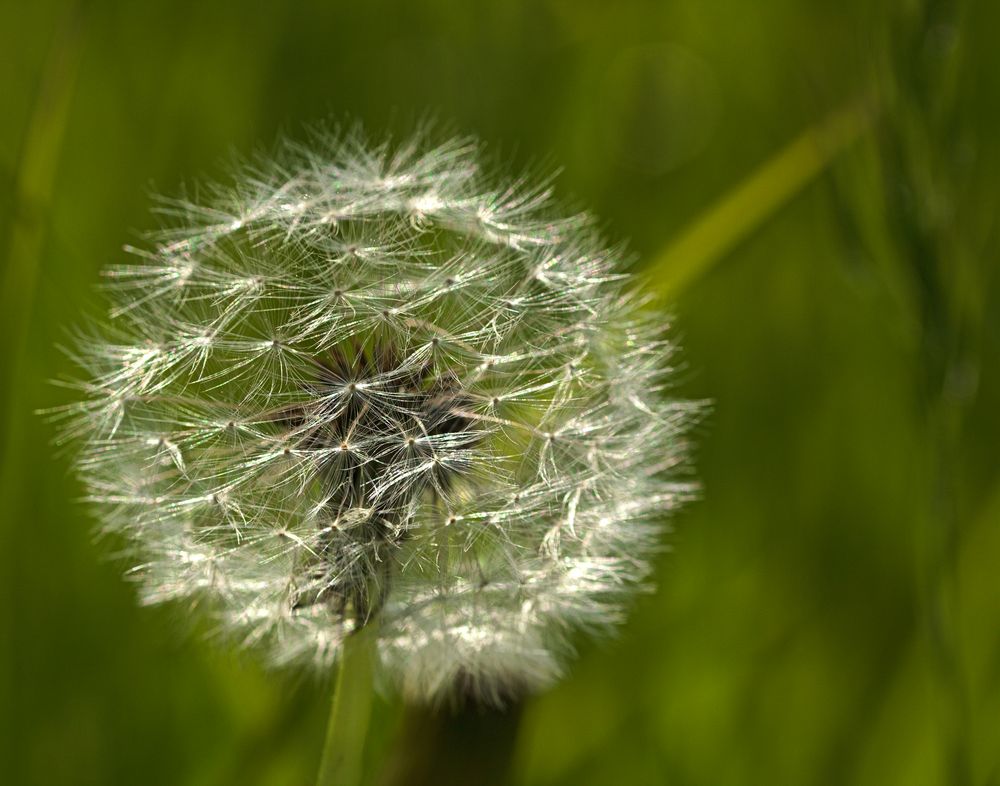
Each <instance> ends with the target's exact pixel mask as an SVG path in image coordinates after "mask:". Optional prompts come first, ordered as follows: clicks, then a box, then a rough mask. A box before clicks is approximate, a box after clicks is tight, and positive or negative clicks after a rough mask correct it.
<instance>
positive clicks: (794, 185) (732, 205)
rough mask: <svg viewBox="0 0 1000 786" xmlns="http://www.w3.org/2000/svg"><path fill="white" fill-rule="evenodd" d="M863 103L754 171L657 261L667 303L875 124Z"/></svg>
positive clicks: (811, 130)
mask: <svg viewBox="0 0 1000 786" xmlns="http://www.w3.org/2000/svg"><path fill="white" fill-rule="evenodd" d="M869 120H870V117H869V110H868V108H867V102H866V101H864V100H862V101H859V102H858V103H856V104H853V105H851V106H849V107H847V108H845V109H841V110H840V111H838V112H834V113H833V114H831V115H830V116H828V117H827V118H826V119H825V120H823V121H821V122H820V123H818V124H817V125H815V126H813V127H811V128H809V129H807V130H806V131H804V132H803V133H802V134H800V135H799V136H798V137H796V138H795V139H794V140H792V141H791V142H790V143H789V144H788V145H787V146H786V147H784V148H783V149H781V150H780V151H778V152H777V153H775V154H774V155H773V156H772V157H771V158H769V159H768V160H767V161H765V162H764V163H763V164H761V165H760V166H759V167H758V168H757V169H756V170H754V171H753V172H751V173H750V174H749V175H748V176H747V177H746V178H745V179H744V180H743V181H742V182H740V183H739V184H737V185H736V186H735V187H733V188H732V189H731V190H730V191H729V192H727V193H726V194H725V195H723V196H722V197H721V198H720V199H719V200H718V201H717V202H716V203H715V204H714V205H712V206H711V207H710V208H708V210H706V211H705V212H704V213H703V214H702V215H701V216H700V217H699V218H697V219H696V220H695V221H694V223H692V224H691V226H689V227H688V228H687V229H686V230H685V231H684V232H683V233H682V234H681V235H680V236H679V237H678V238H677V239H676V240H675V241H674V242H673V243H672V244H671V245H670V246H668V247H667V248H666V249H665V250H664V251H663V253H661V254H660V255H659V257H658V258H657V259H656V260H655V261H654V262H653V263H652V265H651V267H650V272H651V273H652V274H653V275H655V276H656V279H657V292H658V294H659V295H660V296H661V297H662V298H663V299H672V298H676V297H677V295H678V294H679V292H680V291H681V290H682V289H684V288H685V287H686V286H687V285H688V284H690V283H691V282H693V281H694V280H696V279H697V278H698V277H699V276H700V275H701V274H702V273H704V272H705V271H706V270H707V269H708V268H709V267H711V265H712V263H714V262H715V261H717V260H718V259H720V258H722V257H723V256H725V255H726V253H728V252H729V251H730V250H732V249H733V248H734V247H735V246H736V245H737V244H738V243H739V242H740V241H741V240H742V239H743V238H744V237H746V236H747V235H748V234H749V233H750V232H752V231H753V230H754V229H756V228H757V227H758V226H760V225H761V224H762V223H764V221H765V220H767V219H768V218H769V217H770V216H771V215H773V214H774V213H775V212H776V211H777V210H778V209H779V208H780V207H781V206H782V205H784V204H785V203H786V202H788V201H789V200H790V199H791V198H792V197H793V196H795V194H797V193H798V192H799V191H801V190H802V189H803V188H804V187H805V186H806V185H807V184H808V183H810V182H812V181H813V180H814V179H815V178H816V177H817V175H819V174H820V173H821V172H822V171H823V170H824V169H826V168H827V166H829V165H830V163H831V162H832V161H833V160H834V159H835V158H836V157H837V156H838V155H839V154H840V153H841V152H842V151H843V150H844V149H845V148H846V147H848V146H849V145H850V144H851V143H852V142H854V141H855V140H856V139H857V138H858V137H859V136H860V135H861V134H862V133H863V132H864V131H865V130H866V129H867V128H868V125H869Z"/></svg>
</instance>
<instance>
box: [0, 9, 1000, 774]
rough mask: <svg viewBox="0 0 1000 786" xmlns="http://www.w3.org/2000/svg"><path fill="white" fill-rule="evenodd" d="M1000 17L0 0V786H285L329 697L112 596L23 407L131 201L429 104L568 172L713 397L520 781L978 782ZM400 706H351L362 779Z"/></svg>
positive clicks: (985, 746) (524, 157) (994, 612)
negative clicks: (667, 522) (687, 489)
mask: <svg viewBox="0 0 1000 786" xmlns="http://www.w3.org/2000/svg"><path fill="white" fill-rule="evenodd" d="M998 25H1000V4H997V3H987V2H982V3H979V4H976V3H971V2H970V3H958V2H946V1H945V0H941V1H940V2H939V1H937V0H909V1H908V2H898V3H891V2H875V3H873V2H871V1H870V0H868V1H865V0H856V1H853V2H845V1H844V0H839V1H838V2H834V1H833V0H830V1H829V2H827V1H824V0H809V1H808V2H807V1H806V0H801V1H800V2H792V1H791V0H766V2H755V3H737V2H733V1H732V0H726V1H725V2H723V0H697V1H693V0H689V1H687V2H674V1H672V0H660V1H659V2H640V1H639V0H628V1H626V0H617V1H616V2H600V1H599V0H535V1H534V2H528V1H527V0H525V1H524V2H514V1H513V0H511V1H508V2H491V3H479V2H472V1H471V0H452V1H451V2H444V1H443V0H435V1H434V2H403V1H402V0H399V1H398V2H385V1H384V0H372V2H361V3H333V2H306V1H305V0H301V1H299V2H294V3H284V2H269V3H265V2H256V1H253V0H233V1H232V2H208V1H206V0H199V1H198V2H192V1H191V0H170V2H165V1H160V0H153V1H150V2H133V3H126V2H122V3H111V2H107V3H100V2H91V3H73V2H53V1H50V0H37V1H35V2H16V3H15V2H13V0H4V2H3V3H2V5H0V62H2V68H0V181H2V182H0V259H2V260H3V261H2V265H3V268H2V271H0V273H2V278H0V281H2V286H3V291H2V293H0V307H2V308H0V329H2V336H3V340H2V351H0V374H2V384H0V414H2V423H0V429H2V430H0V439H2V450H3V454H2V462H3V463H2V473H3V474H2V478H0V483H2V487H0V494H2V496H0V559H2V563H0V582H2V583H0V626H2V627H0V680H2V681H0V782H2V783H4V784H16V785H17V786H20V784H44V785H46V786H48V785H51V786H59V785H60V784H102V785H104V784H107V785H111V784H130V785H132V784H144V785H149V786H155V785H156V784H171V785H172V786H173V785H176V784H185V785H188V784H189V785H191V786H201V785H202V784H204V785H205V786H208V785H210V784H247V785H248V786H249V785H253V784H260V785H261V786H263V785H264V784H306V783H308V782H309V781H310V779H311V778H312V777H313V773H314V770H315V766H316V763H317V760H318V756H319V750H320V746H321V742H322V734H323V726H324V722H325V718H326V713H327V707H328V700H329V699H328V686H326V685H319V684H317V683H315V682H313V681H310V680H308V679H304V678H302V677H298V676H296V675H288V674H278V675H275V674H268V673H265V672H264V671H263V670H262V669H261V668H260V667H259V666H258V665H256V664H255V663H254V661H253V660H252V659H250V658H246V657H241V656H238V655H236V654H233V653H231V652H230V651H228V650H226V649H225V648H220V647H218V646H217V645H216V644H214V643H212V642H210V641H205V640H204V638H203V637H202V636H200V635H198V633H197V632H196V633H195V635H191V631H190V625H189V624H188V622H187V621H186V620H185V616H186V615H185V609H183V608H157V609H140V608H138V607H137V606H136V604H135V602H134V596H133V590H132V589H131V588H130V587H129V586H128V585H127V584H126V583H124V582H123V581H122V580H121V577H120V574H121V566H120V565H119V564H117V563H115V562H114V561H109V559H108V556H109V555H108V551H109V546H108V545H107V544H95V543H94V542H93V539H92V535H91V530H90V526H91V522H90V521H89V520H88V518H87V512H86V510H85V508H84V507H83V506H82V505H81V504H79V503H78V501H77V498H78V496H79V494H80V490H79V487H78V486H77V484H76V482H75V481H74V479H73V477H72V474H71V472H70V470H69V461H68V459H67V457H66V456H63V455H59V454H58V453H56V452H55V451H54V450H53V448H52V446H51V444H50V442H51V439H52V437H53V429H52V428H51V426H50V425H49V424H47V423H46V422H45V421H44V419H43V418H40V417H38V416H36V415H35V414H33V413H34V411H35V410H37V409H38V408H40V407H46V406H51V405H54V404H58V403H60V402H63V401H65V400H66V395H67V394H65V392H64V391H61V390H60V389H59V388H56V387H53V386H52V385H50V384H49V383H48V381H47V380H49V379H51V378H53V377H56V376H58V375H59V374H60V373H62V372H63V371H65V370H66V367H67V361H66V360H65V359H64V358H63V356H62V355H61V354H60V353H59V352H58V351H57V349H56V348H55V345H56V344H57V343H59V342H60V341H62V340H64V338H65V331H66V330H67V329H68V328H69V327H71V326H72V325H73V324H75V323H76V321H77V319H78V315H80V314H81V312H82V311H83V310H85V309H86V308H87V307H89V306H91V305H93V304H94V303H95V302H96V301H97V298H96V295H95V292H94V285H95V284H96V282H97V281H98V271H99V269H100V268H101V267H102V266H104V265H106V264H108V263H110V262H113V261H117V260H120V259H121V257H122V251H121V247H122V244H123V243H126V242H134V241H135V239H136V237H137V234H138V233H140V232H141V231H143V230H146V229H150V228H152V227H153V226H154V224H155V220H154V219H153V218H152V217H151V215H150V213H149V212H148V208H149V204H150V203H149V200H148V194H149V193H150V191H151V190H162V191H166V192H173V191H176V190H177V188H178V187H179V186H180V184H181V183H182V182H183V181H185V180H188V181H190V180H193V179H196V178H198V177H201V176H203V175H208V176H217V175H219V174H220V173H222V172H223V171H224V166H222V163H223V162H224V160H225V159H226V157H227V156H229V155H230V154H231V153H232V152H234V151H235V152H237V153H248V152H251V151H252V150H254V149H255V148H256V147H258V146H261V145H263V146H267V145H270V144H271V143H272V142H273V140H274V139H275V138H276V137H277V136H278V135H279V134H280V133H285V132H290V133H293V134H294V133H297V132H299V131H300V130H301V127H302V124H304V123H308V122H313V121H317V120H321V119H323V118H326V117H331V116H332V117H334V118H345V117H347V118H355V119H359V120H362V121H363V122H364V123H365V124H366V125H367V126H368V127H369V128H370V129H372V130H373V131H376V132H379V131H381V130H383V129H386V128H392V129H397V130H405V129H406V127H407V125H408V124H410V123H411V122H412V121H413V120H414V119H417V118H420V117H422V116H425V115H426V114H428V113H430V114H433V115H435V116H438V117H440V118H442V119H443V120H445V121H448V122H450V123H453V125H454V127H455V128H456V129H458V130H461V131H467V132H472V133H475V134H477V135H479V136H480V137H482V138H483V139H484V140H485V141H486V142H487V143H488V144H489V146H490V149H492V150H494V151H498V152H499V153H500V155H501V156H502V157H504V158H505V159H507V160H509V161H511V163H512V166H514V167H521V166H525V165H540V166H541V167H543V168H546V167H548V166H549V164H552V165H556V164H557V165H559V166H561V167H562V168H563V173H562V175H561V177H560V179H559V191H560V193H561V194H562V195H563V196H565V197H567V198H568V199H570V200H573V201H575V202H576V203H579V204H582V205H586V206H587V207H589V208H590V209H592V210H593V211H594V212H596V213H597V214H598V215H599V216H600V217H601V219H602V220H603V221H604V222H605V225H606V227H607V230H608V233H609V235H610V236H612V237H614V238H630V239H631V248H632V250H633V251H634V252H635V253H636V256H637V258H638V262H636V263H635V266H636V268H638V269H641V270H643V271H644V272H645V273H646V274H647V275H648V277H649V282H650V286H651V288H652V289H653V290H656V291H658V293H659V294H660V295H662V296H663V297H664V299H666V300H668V301H669V302H670V303H671V304H672V309H673V311H674V313H675V314H676V316H677V326H678V327H677V328H676V330H677V333H676V335H678V336H679V337H680V340H681V341H682V343H683V345H684V347H685V355H684V358H685V364H684V367H683V369H682V371H681V374H680V377H679V392H680V394H682V395H685V396H690V397H697V398H702V397H710V398H711V399H713V401H714V406H713V409H712V412H711V415H710V416H709V417H708V418H706V420H705V421H704V423H703V424H702V425H701V426H700V427H699V428H698V433H697V435H696V439H697V442H698V443H699V447H698V451H697V464H698V475H699V478H700V480H701V482H702V484H703V499H702V500H701V501H700V502H698V503H696V504H693V505H691V506H690V507H689V508H688V509H687V510H685V511H684V512H683V513H682V514H681V515H680V516H679V517H677V519H676V521H675V522H674V524H675V528H674V533H673V534H672V535H671V536H670V537H669V544H670V546H671V549H670V551H668V552H665V553H664V555H663V557H662V559H661V560H660V561H659V563H658V575H657V582H658V585H659V589H658V592H657V593H656V594H653V595H649V596H645V597H643V598H641V599H640V600H639V602H638V603H637V605H636V608H635V609H634V613H633V615H632V616H631V618H630V621H629V623H628V624H627V626H626V627H625V628H624V629H623V630H622V632H621V635H620V636H619V637H618V638H616V639H615V640H613V641H604V642H591V641H586V640H581V641H580V657H579V660H578V661H577V662H576V663H575V664H574V665H573V668H572V671H571V673H570V675H569V677H568V678H567V679H566V680H565V681H564V682H562V683H561V684H560V685H559V686H558V687H557V688H555V689H554V690H552V691H551V692H550V693H548V694H546V695H543V696H540V697H538V698H537V699H535V700H533V701H532V702H531V703H530V704H529V706H528V708H527V710H526V714H525V717H524V721H523V723H522V725H521V729H520V734H519V738H518V743H517V753H516V760H515V763H514V773H515V781H516V782H517V783H519V784H532V785H537V786H543V785H546V786H548V785H550V784H551V785H555V784H573V785H574V786H579V785H582V784H676V785H678V786H681V785H683V784H692V785H694V784H708V785H711V786H718V785H719V784H727V785H733V786H738V785H739V784H766V785H767V786H775V785H780V784H846V783H851V784H855V783H856V784H872V785H878V786H885V785H886V784H906V785H907V786H919V785H920V784H973V783H974V784H1000V484H998V480H1000V477H998V469H1000V466H998V462H997V445H998V439H1000V367H998V363H997V360H998V357H1000V354H998V348H1000V311H998V309H997V304H998V299H997V296H998V294H1000V292H998V290H1000V280H998V277H997V275H996V268H997V265H996V229H997V228H996V226H995V222H996V213H997V209H998V205H1000V199H998V188H1000V185H998V184H1000V180H998V177H997V175H998V173H1000V168H998V166H997V149H996V148H997V146H996V144H995V140H996V139H998V138H1000V102H998V97H1000V49H997V47H996V41H995V35H996V30H997V29H1000V27H998ZM862 106H863V107H865V111H864V112H863V113H860V114H858V110H857V108H858V107H862ZM845 108H846V109H847V111H848V112H849V113H850V112H854V113H855V114H848V115H847V117H849V118H853V119H852V120H851V122H850V123H849V125H850V124H853V126H854V131H855V132H856V135H857V139H854V140H853V141H851V142H850V143H849V144H846V143H845V142H846V141H847V140H846V139H845V138H841V139H839V140H836V143H831V142H830V140H829V139H828V136H829V135H828V134H827V135H825V132H824V131H823V129H824V128H825V126H824V125H823V123H824V118H826V117H828V115H829V113H831V112H835V111H842V110H844V109H845ZM802 134H806V136H805V137H802V136H800V135H802ZM847 136H852V134H848V135H847ZM795 139H800V140H804V141H802V143H801V144H800V146H799V147H797V148H792V150H791V152H790V153H789V155H788V156H786V157H785V158H782V157H781V151H782V150H786V151H787V150H788V148H786V145H788V144H789V143H790V142H792V140H795ZM824 140H826V141H825V142H824ZM802 145H805V146H804V147H803V146H802ZM840 148H843V149H842V150H841V149H840ZM775 156H778V158H777V159H776V158H775ZM768 162H771V163H772V166H770V167H769V166H768ZM748 178H749V181H748ZM747 182H749V183H750V184H751V185H750V187H749V188H750V190H749V191H743V192H741V191H739V190H738V189H739V187H740V184H746V183H747ZM734 189H737V190H736V191H735V192H734ZM734 193H735V194H737V198H736V201H735V202H733V203H730V207H729V209H728V210H727V209H722V210H713V207H714V206H718V205H719V200H720V199H723V200H724V199H725V198H726V197H727V195H732V194H734ZM699 221H701V222H703V223H702V224H700V226H701V227H702V229H701V230H700V233H696V234H695V235H693V236H692V235H689V234H686V233H688V232H689V229H690V227H692V226H699V224H698V222H699ZM685 237H687V238H688V240H687V241H683V240H682V239H683V238H685ZM692 238H693V239H692ZM678 243H680V245H677V244H678ZM682 269H683V270H682ZM681 272H683V273H684V276H683V277H682V276H681ZM195 627H196V628H197V623H195ZM399 718H400V711H399V708H398V706H397V705H396V703H395V702H393V701H392V700H391V698H389V699H383V700H380V701H379V702H378V703H377V705H376V708H375V718H374V721H373V728H372V733H371V736H370V739H369V746H368V754H367V755H368V759H369V764H370V769H371V770H372V771H373V772H374V771H375V770H376V769H377V765H378V763H379V762H380V761H381V760H382V759H384V758H385V757H386V755H387V751H389V750H391V748H392V744H393V737H394V734H395V732H396V730H397V728H398V726H399V722H400V721H399Z"/></svg>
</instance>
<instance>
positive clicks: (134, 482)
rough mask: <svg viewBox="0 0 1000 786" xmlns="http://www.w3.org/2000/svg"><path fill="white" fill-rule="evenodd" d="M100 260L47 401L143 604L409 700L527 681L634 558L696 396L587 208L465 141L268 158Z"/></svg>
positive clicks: (651, 542) (545, 674)
mask: <svg viewBox="0 0 1000 786" xmlns="http://www.w3.org/2000/svg"><path fill="white" fill-rule="evenodd" d="M210 193H212V194H214V197H212V199H211V200H209V202H208V203H207V204H194V203H187V202H176V201H174V202H167V201H165V202H164V203H163V209H164V212H166V213H167V214H168V215H170V216H172V217H173V219H174V220H173V223H172V224H171V225H170V226H169V227H168V228H166V229H164V230H163V231H162V232H161V233H159V234H158V235H157V236H156V237H155V238H154V239H153V247H152V248H149V249H146V250H137V249H129V251H130V253H133V254H134V255H135V256H136V257H137V258H138V262H137V263H136V264H134V265H118V266H116V267H114V268H113V269H112V270H111V271H110V273H109V276H108V280H107V283H106V288H107V289H108V291H109V293H110V299H111V303H110V307H109V312H108V313H109V318H108V322H107V324H106V325H105V326H104V327H103V328H101V329H99V330H96V331H94V334H93V335H92V336H90V337H87V338H81V340H80V341H79V345H78V348H77V356H78V359H79V361H80V365H81V368H82V369H83V370H84V372H85V375H86V378H85V380H84V381H82V382H81V383H80V384H79V387H80V390H82V391H83V392H84V394H85V399H84V400H83V401H81V402H79V403H77V404H74V405H72V406H71V407H69V408H67V409H66V410H65V412H64V414H65V415H66V416H67V417H68V424H67V427H66V432H65V433H66V436H67V439H74V440H77V439H81V437H82V441H83V443H84V444H83V446H82V449H81V452H80V459H79V470H80V473H81V475H82V477H83V479H84V481H85V483H86V484H87V486H88V494H89V498H90V499H91V500H92V501H93V502H94V503H95V504H96V505H97V509H98V515H99V516H100V519H101V522H102V529H103V530H105V531H111V532H120V533H123V534H125V535H126V536H127V537H128V538H129V539H130V541H131V542H132V543H133V544H134V545H135V555H136V557H135V559H136V562H137V564H136V567H135V568H134V570H133V571H131V572H130V574H131V575H132V576H134V577H135V578H136V579H137V580H138V581H139V582H140V585H141V587H142V593H143V597H144V598H145V600H146V601H148V602H151V603H156V602H161V601H166V600H173V599H177V598H187V599H189V600H193V601H198V602H200V603H202V604H203V605H204V606H205V608H206V610H207V612H208V613H211V614H213V615H215V617H216V618H217V620H218V622H219V625H220V626H221V628H223V629H224V630H226V631H229V632H231V633H232V634H234V635H235V636H237V637H238V639H239V640H240V641H243V642H246V643H248V644H253V645H254V646H259V647H261V648H263V649H264V650H265V651H266V652H267V653H268V654H269V656H270V658H271V659H272V660H273V661H274V662H275V663H279V664H281V663H289V662H310V663H312V664H314V665H316V666H317V667H326V666H328V665H329V664H330V662H331V661H332V660H334V659H335V658H336V657H337V656H338V652H339V651H340V648H341V644H342V642H343V641H344V640H345V638H346V637H347V636H348V635H350V634H351V632H352V631H355V630H357V629H358V628H359V627H361V626H365V625H372V626H377V637H378V654H379V659H380V661H381V664H382V667H383V668H384V671H385V673H386V674H387V675H389V676H390V677H391V678H392V679H393V680H394V681H395V682H396V684H398V685H399V686H401V687H402V689H403V690H404V691H405V692H406V693H407V694H409V695H411V696H413V697H416V698H419V699H427V700H433V699H437V698H440V697H441V696H442V695H445V694H447V693H448V692H449V691H451V690H453V689H454V688H455V686H457V685H461V686H463V688H465V689H467V688H468V687H469V686H470V685H471V686H473V687H474V689H475V690H477V691H479V693H480V695H481V696H482V697H483V698H484V699H485V700H490V699H492V698H495V697H499V696H509V695H510V694H511V693H512V692H516V691H519V690H524V691H528V690H533V689H537V688H539V687H542V686H544V685H546V684H548V683H549V682H551V681H552V680H553V679H554V678H555V677H556V676H557V675H558V674H559V673H560V670H561V667H562V663H563V661H564V658H565V655H566V654H567V650H568V645H567V637H568V633H569V632H570V631H571V630H572V629H574V628H577V627H585V628H591V629H601V628H606V627H609V626H611V625H613V624H615V623H617V622H618V621H619V619H620V617H621V611H622V608H623V604H624V603H625V602H626V601H627V600H628V598H629V596H630V595H631V594H632V593H633V592H634V591H635V590H636V588H637V587H639V586H641V584H642V582H643V580H644V579H645V578H646V576H647V574H648V572H649V563H648V560H649V558H650V556H651V555H652V554H653V553H654V552H655V550H656V548H657V544H658V541H659V536H660V533H661V530H662V527H663V522H664V520H665V517H666V516H667V514H669V512H670V511H671V510H673V509H674V508H675V507H677V505H678V504H680V503H681V502H682V501H684V500H685V499H687V498H688V497H689V496H690V493H691V487H690V486H689V485H688V484H687V483H684V482H681V481H678V479H677V478H675V477H673V475H672V473H674V472H676V468H677V466H678V465H679V464H680V463H681V462H682V459H683V454H684V442H683V435H684V433H685V429H686V427H687V425H688V424H689V422H690V420H691V418H692V415H693V414H694V413H695V412H696V411H697V405H695V404H693V403H685V402H680V401H676V400H669V399H667V398H665V397H664V395H663V394H662V393H661V391H662V389H663V388H664V386H665V384H666V383H667V382H668V381H669V373H668V372H669V367H668V366H667V362H668V359H669V357H670V354H671V353H672V351H673V347H672V345H671V344H670V343H669V342H668V341H667V340H666V339H665V337H664V336H663V335H662V328H661V326H660V323H661V317H660V316H659V315H657V314H650V313H647V312H646V311H645V310H643V309H642V308H641V307H640V301H639V298H638V297H637V296H635V295H633V294H630V293H629V291H628V289H627V286H628V281H627V279H626V278H625V277H623V276H621V275H619V274H618V273H617V272H616V270H615V265H616V263H617V262H618V254H617V253H616V252H615V251H614V250H608V249H607V248H606V247H605V246H604V244H603V242H602V240H601V238H600V236H599V234H598V233H597V232H596V231H595V229H594V227H593V225H592V222H591V220H590V219H589V218H588V217H587V216H584V215H575V216H569V217H560V216H559V215H558V214H556V213H555V211H554V210H553V209H552V207H551V205H550V188H549V184H548V183H543V184H542V185H541V186H540V187H531V186H530V185H526V184H525V183H523V182H522V181H516V182H514V183H502V182H500V183H495V182H494V181H493V180H492V179H491V177H490V176H488V175H487V174H484V173H483V172H482V171H481V168H480V165H479V151H478V147H477V146H476V145H475V144H474V143H473V142H471V141H470V140H466V139H459V140H453V141H450V142H446V143H444V144H441V145H438V146H432V145H429V144H427V142H426V140H425V139H424V138H418V139H415V140H413V141H410V142H407V143H405V144H402V145H395V146H394V145H392V144H389V143H386V144H380V145H370V144H368V143H366V142H365V140H364V139H363V137H362V135H361V134H360V133H357V132H347V133H340V134H335V135H325V136H322V137H321V138H320V139H317V140H316V145H315V146H314V147H305V146H301V145H287V146H286V147H285V148H284V150H283V152H282V153H280V154H279V156H278V160H276V161H273V162H262V163H258V164H256V165H255V166H254V167H253V168H252V169H250V168H248V170H247V172H246V173H243V174H241V175H238V176H237V177H236V178H235V180H234V182H233V183H232V184H231V185H230V186H228V187H224V188H223V187H218V188H215V189H213V190H212V191H211V192H210Z"/></svg>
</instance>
